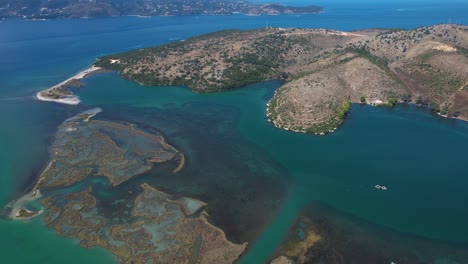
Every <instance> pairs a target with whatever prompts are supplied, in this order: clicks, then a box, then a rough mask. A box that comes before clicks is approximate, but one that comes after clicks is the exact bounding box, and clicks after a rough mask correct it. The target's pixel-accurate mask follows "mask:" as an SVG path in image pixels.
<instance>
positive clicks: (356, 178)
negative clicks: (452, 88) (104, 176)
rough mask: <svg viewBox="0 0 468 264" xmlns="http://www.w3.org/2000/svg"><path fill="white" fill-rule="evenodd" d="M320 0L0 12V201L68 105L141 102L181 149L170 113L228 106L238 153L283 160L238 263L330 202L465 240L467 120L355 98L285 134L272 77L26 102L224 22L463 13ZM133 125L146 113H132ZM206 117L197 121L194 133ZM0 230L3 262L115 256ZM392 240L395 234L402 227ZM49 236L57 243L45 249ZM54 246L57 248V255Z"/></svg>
mask: <svg viewBox="0 0 468 264" xmlns="http://www.w3.org/2000/svg"><path fill="white" fill-rule="evenodd" d="M324 5H325V7H326V12H325V13H324V14H320V15H297V16H295V15H293V16H268V17H265V16H261V17H248V16H242V15H235V16H188V17H157V18H137V17H119V18H106V19H90V20H56V21H24V20H3V21H1V22H0V56H1V57H2V64H1V65H0V83H1V84H2V85H1V88H0V89H1V95H0V110H1V111H2V113H3V114H2V115H0V122H1V124H2V129H1V130H0V135H1V137H0V138H1V140H0V177H1V178H0V183H1V186H0V201H1V204H2V205H5V204H6V203H8V202H9V201H11V200H12V199H14V198H17V197H18V196H20V195H21V194H22V193H23V192H24V191H25V189H27V187H28V186H30V185H31V184H32V183H33V182H34V179H35V177H37V175H38V173H39V172H40V169H41V168H42V167H43V166H44V165H45V163H46V161H47V158H48V157H47V146H48V143H49V142H50V140H51V137H52V136H53V134H54V132H55V129H56V127H57V126H58V125H59V124H60V123H61V122H62V121H63V120H64V119H65V118H66V117H69V116H72V115H74V114H76V113H77V112H79V111H80V110H83V109H86V108H87V107H91V106H100V107H102V108H103V109H104V112H105V113H109V114H108V116H109V117H111V116H122V117H125V118H127V119H129V120H132V119H135V120H136V119H138V118H137V116H138V114H139V113H143V112H145V113H152V112H153V111H154V112H155V113H163V112H164V113H165V114H166V115H168V116H167V117H166V119H165V121H164V120H163V121H158V120H156V121H155V120H154V118H153V119H151V120H152V121H151V122H149V121H146V125H150V126H154V127H156V128H157V129H159V130H160V131H162V132H163V133H165V134H168V135H169V139H170V140H173V141H175V142H177V143H180V145H181V147H182V150H183V151H186V152H193V153H197V150H192V149H190V148H189V147H187V148H186V149H185V147H184V146H191V142H192V141H193V140H195V139H193V138H190V136H189V135H188V134H189V133H187V134H184V137H181V136H179V137H178V136H177V135H178V132H180V130H181V129H182V128H183V124H180V123H177V122H175V123H176V124H172V123H171V122H169V121H170V120H171V113H173V114H174V116H173V119H174V120H176V118H177V117H181V118H183V117H187V116H189V113H188V112H189V111H195V112H196V113H200V114H203V113H206V112H207V111H211V110H210V109H216V107H220V109H224V108H225V109H230V110H226V111H228V112H229V113H231V114H227V115H225V118H226V119H229V121H230V123H229V125H228V128H229V129H231V130H232V131H231V133H232V134H233V137H232V138H235V139H236V140H238V141H236V142H239V144H241V145H242V146H247V147H246V148H248V149H258V151H260V152H261V153H263V155H265V158H264V159H265V162H266V163H267V164H273V165H272V166H279V167H281V168H282V169H284V171H285V177H286V178H287V179H288V184H287V192H286V194H285V195H286V196H285V197H284V198H283V199H282V201H281V205H280V209H279V213H278V215H277V216H276V217H275V218H274V219H272V222H271V224H270V225H269V226H268V227H265V230H264V232H263V233H262V234H261V235H260V236H259V238H258V241H257V242H256V243H253V245H252V247H251V249H250V250H249V252H247V254H246V256H245V257H244V259H243V260H242V262H243V263H262V262H264V261H266V260H267V259H268V258H269V257H270V255H271V254H272V253H273V252H274V251H275V249H276V247H277V246H278V245H279V243H280V241H281V238H282V236H283V235H284V232H285V231H286V229H287V228H288V226H289V225H290V224H291V222H292V221H293V220H294V219H295V218H296V216H297V214H298V213H299V211H300V210H302V208H304V207H305V206H307V205H309V204H310V203H313V202H317V201H318V202H320V203H323V204H327V205H328V206H330V207H331V208H333V210H336V212H337V213H336V214H334V217H335V218H337V219H338V218H340V217H342V218H346V217H348V216H347V214H350V215H351V216H353V217H357V218H359V219H362V220H366V221H368V222H370V223H372V224H374V225H376V226H377V227H381V228H389V229H390V230H392V231H394V232H402V233H410V234H412V235H417V236H420V237H422V238H425V239H432V240H436V241H449V242H455V243H463V244H464V243H466V242H467V241H466V234H467V233H468V230H467V229H466V227H465V226H464V223H466V221H467V220H468V212H467V210H466V209H465V208H464V201H467V198H468V197H467V195H466V192H464V190H463V186H466V182H467V177H466V175H467V174H466V172H464V169H465V166H464V164H466V149H468V148H467V143H466V142H468V141H467V140H466V139H467V138H466V137H467V135H468V132H467V131H468V128H467V125H466V123H465V122H461V121H456V120H447V119H442V118H439V117H434V116H432V115H431V114H430V113H429V112H427V111H425V110H424V109H418V108H414V107H398V108H396V109H392V110H388V109H384V108H383V109H381V108H369V107H359V106H354V107H353V109H352V112H351V117H350V118H349V120H347V122H346V123H345V125H344V126H343V127H342V128H340V129H339V131H338V132H337V133H336V134H333V135H330V136H327V137H313V136H308V135H303V134H294V133H290V132H287V131H282V130H278V129H275V128H273V127H271V126H270V125H269V124H268V123H267V122H266V120H265V117H264V116H265V104H266V101H267V100H268V99H269V98H270V96H271V95H272V92H273V91H274V89H276V88H277V87H278V85H279V84H278V83H275V82H267V83H261V84H257V85H253V86H250V87H247V88H244V89H239V90H235V91H232V92H227V93H220V94H212V95H197V94H192V93H191V92H190V91H188V90H187V89H185V88H181V87H178V88H176V87H171V88H147V87H140V86H139V85H136V84H133V83H130V82H127V81H125V80H122V79H120V78H119V77H118V76H115V75H113V74H106V75H101V76H94V77H92V78H90V79H89V80H87V81H86V82H87V86H86V87H85V88H83V89H82V90H80V91H79V92H78V94H79V95H80V97H81V99H82V100H83V102H84V104H83V105H82V106H79V107H73V106H62V105H55V104H49V103H44V102H37V101H35V100H34V99H33V94H34V92H36V91H39V90H41V89H43V88H46V87H48V86H50V85H53V84H55V83H58V82H60V81H61V80H63V79H66V78H68V77H69V76H71V75H72V74H74V73H76V72H78V71H80V70H81V69H83V68H86V67H87V66H88V65H89V64H91V63H92V62H93V61H94V59H95V57H97V56H101V55H105V54H111V53H115V52H121V51H125V50H131V49H136V48H140V47H146V46H152V45H157V44H162V43H167V42H170V41H178V40H182V39H185V38H187V37H190V36H193V35H197V34H202V33H207V32H211V31H215V30H221V29H226V28H241V29H249V28H258V27H264V26H266V25H269V26H275V27H327V28H334V29H340V30H355V29H362V28H368V27H392V28H395V27H401V28H414V27H417V26H423V25H430V24H435V23H443V22H447V21H448V20H449V19H450V21H452V22H456V23H461V24H467V23H468V21H467V18H466V15H465V14H466V13H468V5H467V4H466V3H463V2H457V3H454V4H442V3H437V2H431V3H429V4H427V5H425V6H423V7H421V6H420V5H415V4H411V3H402V2H396V3H391V4H390V3H388V4H379V5H366V4H365V3H363V4H360V5H349V4H348V5H346V4H343V3H333V4H329V5H328V6H327V5H326V4H324ZM207 105H208V106H212V107H211V108H210V107H207ZM223 107H224V108H223ZM119 111H122V112H119ZM176 114H177V115H176ZM221 114H222V113H217V114H213V115H214V116H215V117H216V118H213V120H219V116H218V115H221ZM132 115H133V116H134V117H132ZM148 115H149V114H148ZM148 120H149V119H148ZM138 121H139V122H141V123H143V124H144V123H145V120H143V119H142V118H140V119H138ZM208 121H209V120H208ZM216 125H217V124H210V123H209V122H206V124H205V125H204V127H203V129H209V127H216ZM193 127H197V124H194V126H193ZM230 143H231V144H232V143H233V142H230ZM184 144H185V145H184ZM226 144H228V143H226ZM226 147H227V146H226ZM218 148H220V149H221V148H223V146H222V145H221V146H218ZM256 151H257V150H256ZM255 153H257V152H255ZM194 155H195V154H194ZM201 165H202V164H200V165H199V166H201ZM193 166H194V167H195V168H196V165H193ZM166 184H170V183H166ZM375 184H384V185H387V186H388V187H389V190H388V191H387V192H385V193H383V192H380V193H379V192H376V190H375V188H373V187H372V186H373V185H375ZM259 188H261V186H260V187H259ZM181 191H183V192H187V191H188V190H181ZM267 191H268V190H265V192H267ZM338 212H344V213H346V214H344V215H341V214H339V213H338ZM434 212H436V213H434ZM0 228H1V229H2V232H1V233H2V239H1V247H0V248H1V252H2V256H4V259H6V260H10V261H9V262H11V263H25V262H29V263H30V262H33V263H36V262H41V261H42V262H46V263H61V262H63V260H64V258H68V259H76V260H77V261H78V260H83V261H85V260H87V261H89V262H93V260H94V262H97V263H105V262H112V260H113V259H112V257H111V256H109V255H108V254H107V253H106V252H104V251H103V250H89V249H83V248H80V247H79V246H78V245H77V243H76V242H75V241H72V240H69V239H66V238H60V237H57V236H56V235H55V234H54V233H53V231H52V230H49V229H47V228H46V227H44V226H43V225H42V224H41V222H40V221H36V220H35V221H33V222H32V223H30V222H11V221H9V220H1V221H0ZM400 239H402V241H403V240H404V239H405V237H404V236H402V237H400ZM18 245H20V246H21V247H22V248H23V249H24V250H25V251H26V252H29V253H31V256H40V257H38V258H34V257H32V258H29V257H26V255H25V256H21V257H20V255H21V252H19V251H18V250H16V248H17V247H18ZM39 245H40V246H39ZM58 245H60V250H56V248H57V247H59V246H58ZM62 247H64V248H66V249H64V250H63V251H61V249H62ZM64 252H66V254H65V253H64ZM90 252H92V253H90ZM36 253H37V254H36ZM439 253H441V254H442V253H443V251H440V252H439ZM41 259H42V260H41ZM36 260H37V261H36Z"/></svg>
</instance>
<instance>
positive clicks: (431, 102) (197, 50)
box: [96, 25, 468, 134]
mask: <svg viewBox="0 0 468 264" xmlns="http://www.w3.org/2000/svg"><path fill="white" fill-rule="evenodd" d="M467 65H468V27H466V26H459V25H435V26H429V27H423V28H418V29H414V30H377V29H376V30H363V31H359V32H340V31H334V30H326V29H281V28H265V29H258V30H251V31H239V30H229V31H221V32H216V33H211V34H207V35H203V36H199V37H195V38H191V39H187V40H185V41H181V42H176V43H171V44H167V45H162V46H157V47H152V48H146V49H140V50H136V51H131V52H126V53H122V54H115V55H110V56H106V57H102V58H99V59H98V60H97V62H96V66H100V67H104V68H106V69H110V70H116V71H118V72H119V73H120V74H121V75H122V76H123V77H124V78H127V79H130V80H134V81H136V82H139V83H141V84H143V85H149V86H158V85H186V86H188V87H189V88H190V89H192V90H193V91H195V92H212V91H220V90H226V89H231V88H236V87H241V86H244V85H246V84H250V83H254V82H259V81H265V80H270V79H281V80H283V81H284V85H283V86H282V87H281V88H279V89H278V91H277V92H276V94H275V96H274V97H273V98H272V99H271V101H270V102H269V104H268V106H267V107H268V119H269V120H270V121H271V122H273V123H274V124H275V125H276V126H277V127H281V128H285V129H288V130H293V131H301V132H308V133H315V134H325V133H328V132H332V131H334V130H335V129H336V128H337V127H338V126H339V125H340V124H341V123H342V122H343V121H344V120H345V118H346V116H347V112H348V110H349V106H350V103H364V102H366V103H369V104H373V105H386V106H392V105H394V104H395V103H398V102H414V103H417V104H420V105H425V106H429V107H431V108H432V109H433V110H434V111H435V112H437V113H440V114H441V115H446V116H449V117H458V118H464V119H466V118H468V66H467Z"/></svg>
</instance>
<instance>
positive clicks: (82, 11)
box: [0, 0, 323, 19]
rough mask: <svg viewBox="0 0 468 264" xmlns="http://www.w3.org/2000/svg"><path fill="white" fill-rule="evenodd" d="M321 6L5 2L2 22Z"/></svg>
mask: <svg viewBox="0 0 468 264" xmlns="http://www.w3.org/2000/svg"><path fill="white" fill-rule="evenodd" d="M321 12H323V8H322V7H319V6H301V7H293V6H285V5H280V4H253V3H251V2H249V1H246V0H204V1H192V0H182V1H172V0H142V1H127V0H94V1H83V0H53V1H50V0H49V1H40V0H39V1H36V0H5V1H2V2H1V3H0V18H11V17H14V18H18V17H20V18H26V19H56V18H91V17H106V16H130V15H134V16H187V15H232V14H246V15H278V14H317V13H321Z"/></svg>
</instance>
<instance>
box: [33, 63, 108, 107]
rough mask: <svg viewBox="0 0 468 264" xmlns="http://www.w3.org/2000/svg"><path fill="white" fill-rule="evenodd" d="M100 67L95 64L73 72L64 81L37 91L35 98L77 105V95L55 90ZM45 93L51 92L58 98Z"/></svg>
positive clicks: (78, 101)
mask: <svg viewBox="0 0 468 264" xmlns="http://www.w3.org/2000/svg"><path fill="white" fill-rule="evenodd" d="M101 69H102V68H101V67H95V66H92V67H91V68H88V69H86V70H84V71H81V72H79V73H77V74H75V75H74V76H72V77H70V78H68V79H66V80H65V81H63V82H61V83H59V84H56V85H54V86H52V87H50V88H48V89H45V90H42V91H40V92H38V93H36V98H37V99H38V100H40V101H48V102H56V103H61V104H68V105H77V104H79V103H80V99H79V98H78V96H76V95H73V94H71V93H70V94H69V95H60V92H58V91H57V90H58V89H62V88H63V87H64V86H66V85H68V84H70V83H71V82H73V81H76V80H81V79H83V78H85V77H86V76H88V75H90V74H92V73H94V72H96V71H99V70H101ZM47 94H49V95H50V94H52V95H54V94H55V95H57V96H58V98H54V97H50V96H48V95H47Z"/></svg>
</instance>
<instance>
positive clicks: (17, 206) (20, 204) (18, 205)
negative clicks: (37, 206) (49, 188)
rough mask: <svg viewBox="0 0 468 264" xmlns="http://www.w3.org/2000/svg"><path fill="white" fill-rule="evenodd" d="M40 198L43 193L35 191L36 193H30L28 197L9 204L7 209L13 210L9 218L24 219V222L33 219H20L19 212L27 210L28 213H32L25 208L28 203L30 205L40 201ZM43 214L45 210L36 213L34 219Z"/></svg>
mask: <svg viewBox="0 0 468 264" xmlns="http://www.w3.org/2000/svg"><path fill="white" fill-rule="evenodd" d="M40 197H41V192H40V191H39V190H34V191H32V192H30V193H28V194H26V195H24V196H22V197H20V198H19V199H18V200H16V201H13V202H11V203H9V204H8V205H7V207H10V208H11V212H10V214H9V217H10V218H11V219H22V220H24V219H29V218H31V217H28V218H19V217H18V214H19V212H20V211H21V210H26V211H28V212H31V211H29V210H28V209H26V208H25V206H26V205H27V204H28V203H30V202H32V201H34V200H36V199H38V198H40ZM42 212H43V210H42V209H41V210H39V211H37V212H35V213H36V214H35V215H34V216H32V217H35V216H38V215H40V214H41V213H42Z"/></svg>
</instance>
